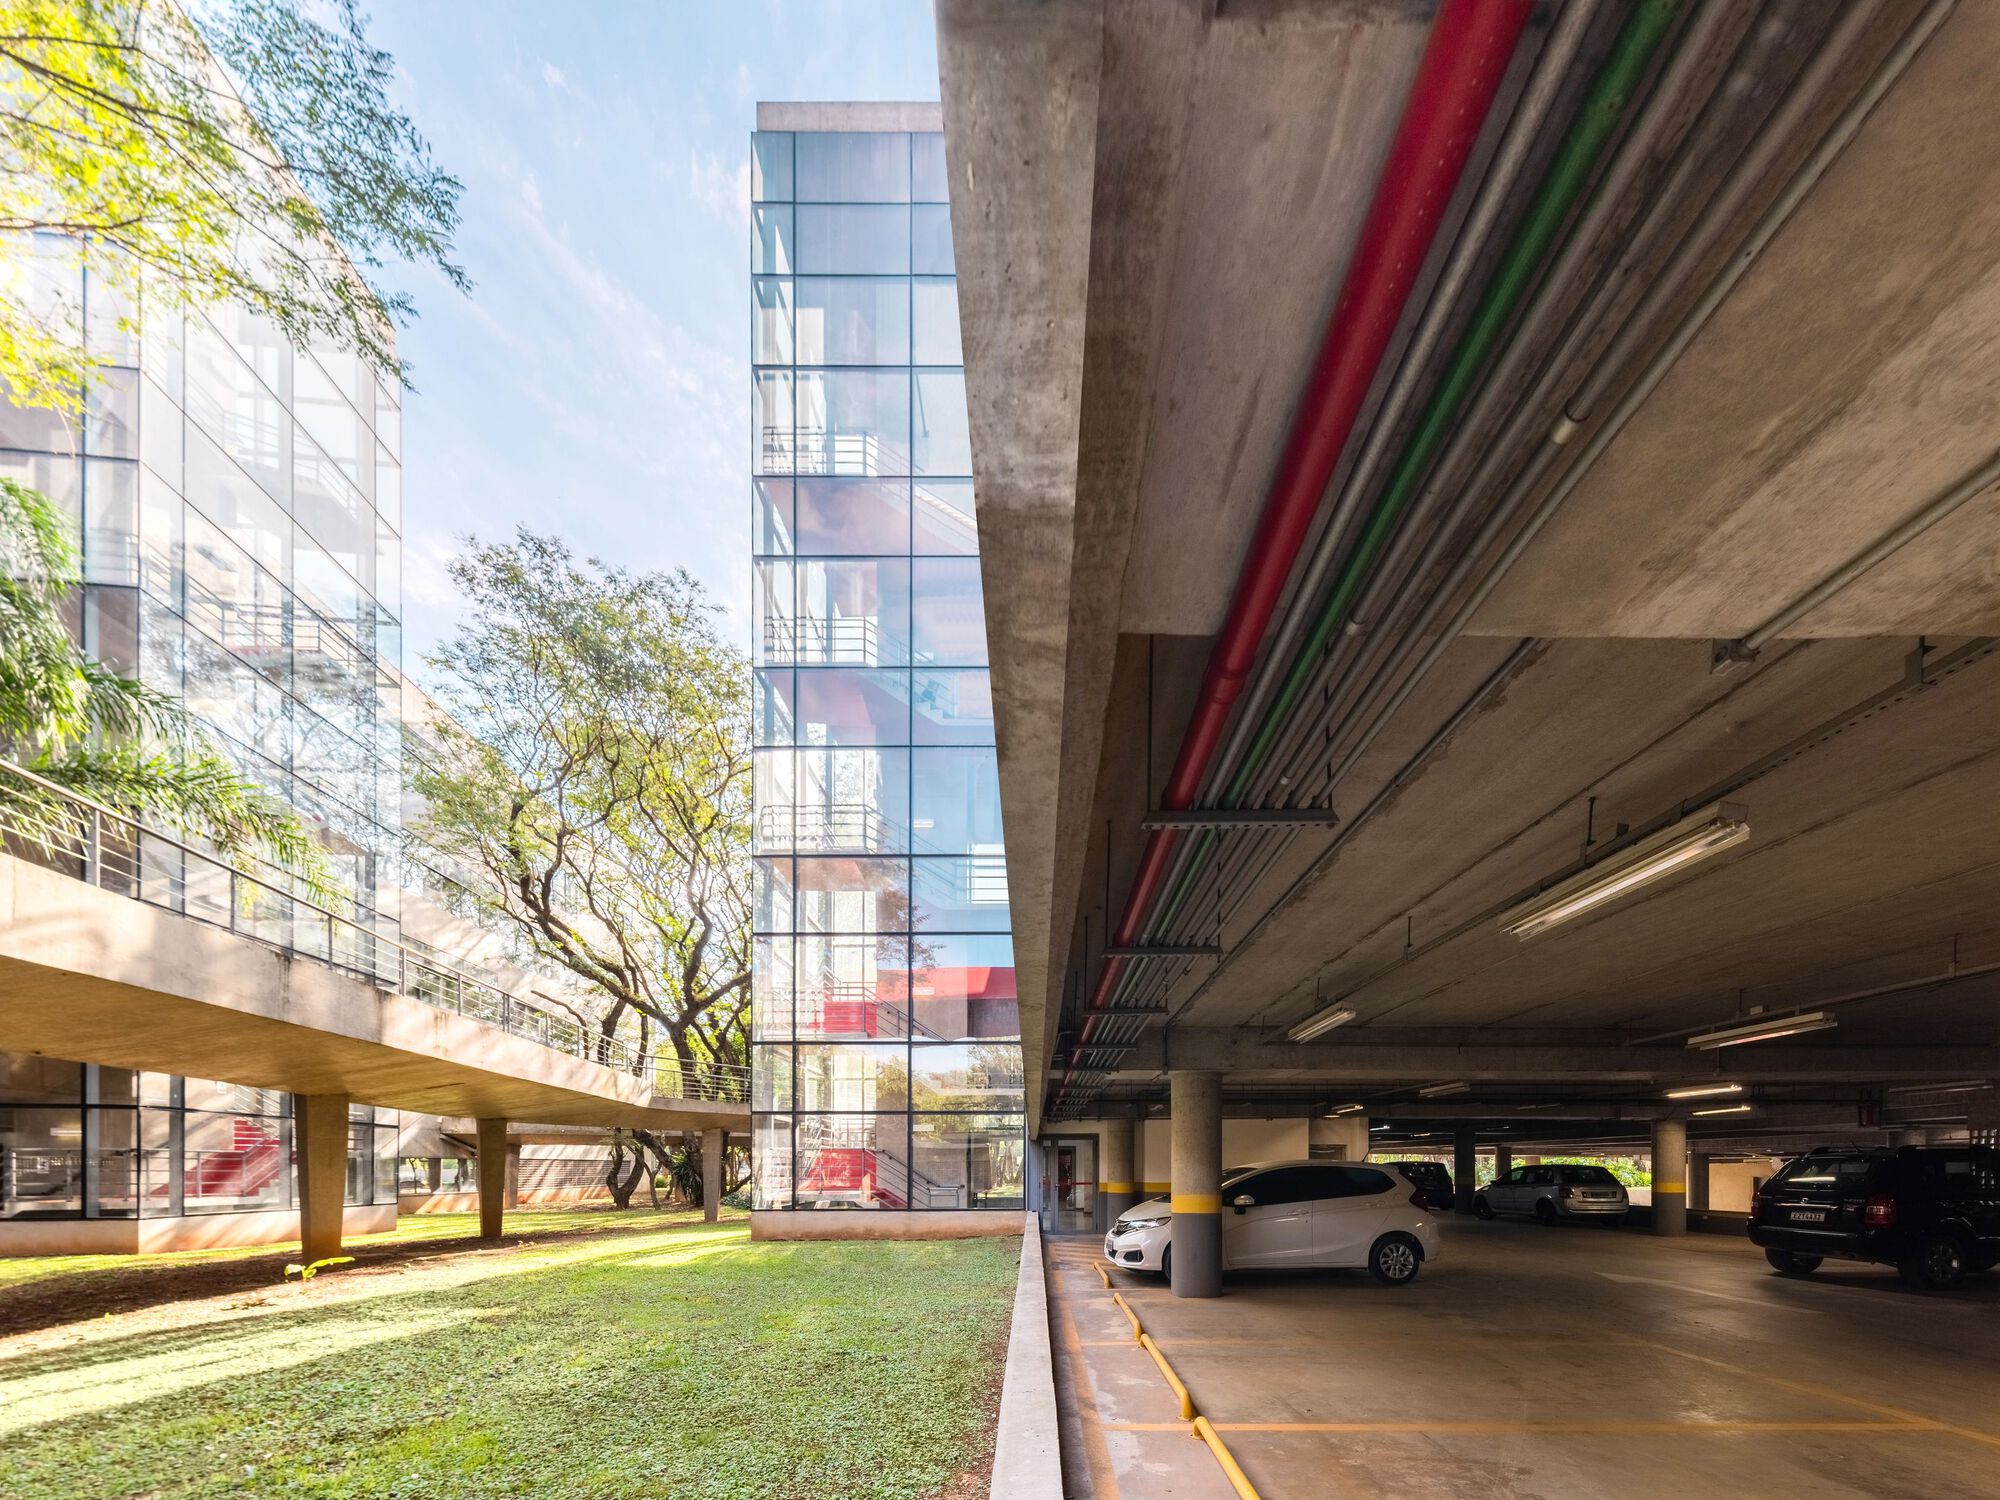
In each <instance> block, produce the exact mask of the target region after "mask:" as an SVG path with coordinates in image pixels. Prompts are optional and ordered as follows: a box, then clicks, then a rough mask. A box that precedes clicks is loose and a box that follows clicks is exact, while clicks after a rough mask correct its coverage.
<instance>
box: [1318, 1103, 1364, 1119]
mask: <svg viewBox="0 0 2000 1500" xmlns="http://www.w3.org/2000/svg"><path fill="white" fill-rule="evenodd" d="M1367 1107H1368V1106H1367V1105H1365V1104H1336V1105H1334V1107H1333V1108H1332V1109H1330V1110H1328V1111H1327V1112H1326V1117H1327V1118H1328V1119H1329V1120H1331V1119H1332V1118H1333V1117H1334V1116H1336V1115H1358V1114H1360V1113H1361V1111H1362V1110H1364V1109H1366V1108H1367Z"/></svg>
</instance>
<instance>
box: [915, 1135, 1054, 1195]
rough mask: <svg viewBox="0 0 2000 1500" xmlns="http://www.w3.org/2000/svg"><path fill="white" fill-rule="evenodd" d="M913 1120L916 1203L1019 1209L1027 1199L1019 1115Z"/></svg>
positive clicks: (1024, 1160)
mask: <svg viewBox="0 0 2000 1500" xmlns="http://www.w3.org/2000/svg"><path fill="white" fill-rule="evenodd" d="M911 1124H912V1132H911V1143H910V1144H911V1151H912V1153H913V1154H912V1157H911V1163H910V1165H911V1193H912V1197H913V1199H914V1206H916V1207H919V1208H1020V1207H1021V1206H1022V1205H1024V1204H1025V1203H1026V1202H1027V1198H1026V1196H1025V1194H1026V1175H1027V1174H1026V1171H1025V1167H1026V1160H1027V1137H1026V1135H1025V1134H1024V1133H1023V1131H1022V1124H1023V1122H1022V1120H1021V1117H1020V1116H1018V1115H1014V1116H1006V1115H1000V1116H982V1115H933V1116H926V1115H918V1116H916V1117H915V1118H914V1119H913V1120H912V1122H911Z"/></svg>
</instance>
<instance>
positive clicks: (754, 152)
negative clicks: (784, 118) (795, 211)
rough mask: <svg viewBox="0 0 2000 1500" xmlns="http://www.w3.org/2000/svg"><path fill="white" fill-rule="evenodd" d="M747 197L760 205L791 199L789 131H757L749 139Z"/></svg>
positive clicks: (790, 141)
mask: <svg viewBox="0 0 2000 1500" xmlns="http://www.w3.org/2000/svg"><path fill="white" fill-rule="evenodd" d="M750 196H751V197H752V198H754V199H755V200H756V201H757V202H759V203H767V202H770V201H772V200H777V201H779V202H782V201H784V200H785V199H787V198H790V197H791V196H792V133H791V132H790V131H789V130H760V131H758V132H757V133H756V134H755V135H753V136H751V137H750Z"/></svg>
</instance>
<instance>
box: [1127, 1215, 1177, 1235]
mask: <svg viewBox="0 0 2000 1500" xmlns="http://www.w3.org/2000/svg"><path fill="white" fill-rule="evenodd" d="M1172 1218H1173V1215H1172V1214H1161V1215H1160V1216H1159V1217H1158V1218H1153V1219H1120V1220H1119V1221H1118V1229H1117V1233H1119V1234H1130V1233H1131V1232H1132V1231H1133V1230H1135V1229H1158V1228H1159V1227H1160V1226H1161V1225H1162V1224H1165V1223H1168V1222H1170V1221H1171V1220H1172Z"/></svg>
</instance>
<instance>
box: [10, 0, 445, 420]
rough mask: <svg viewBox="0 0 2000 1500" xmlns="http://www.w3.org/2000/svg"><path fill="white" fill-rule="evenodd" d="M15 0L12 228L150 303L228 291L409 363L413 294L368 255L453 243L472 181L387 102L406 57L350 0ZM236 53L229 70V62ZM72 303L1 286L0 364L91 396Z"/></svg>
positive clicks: (432, 262)
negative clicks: (56, 241) (396, 56)
mask: <svg viewBox="0 0 2000 1500" xmlns="http://www.w3.org/2000/svg"><path fill="white" fill-rule="evenodd" d="M315 8H316V9H319V10H320V11H321V12H322V13H326V14H328V15H329V19H330V21H331V24H322V23H321V22H320V21H318V20H315V19H314V18H313V17H312V16H311V15H309V14H307V13H306V10H305V9H304V8H303V7H302V6H301V4H300V3H299V0H216V3H214V4H212V5H208V6H204V7H203V9H202V11H201V18H202V19H201V24H200V25H199V27H197V26H196V24H195V23H193V22H191V21H190V20H189V19H188V17H187V15H185V14H184V13H183V12H182V11H181V10H180V9H179V8H178V7H177V6H175V5H173V4H172V3H169V0H0V143H4V148H5V150H4V160H0V229H9V230H14V231H16V232H40V233H43V234H53V235H59V236H62V237H64V238H66V239H68V240H70V241H71V242H73V243H74V244H75V245H76V247H77V250H78V253H79V254H80V255H81V256H82V257H83V258H84V260H85V261H86V263H87V264H88V265H89V266H90V267H91V269H92V270H94V271H95V272H96V273H97V275H98V277H99V278H100V280H101V281H102V282H103V283H104V284H106V285H107V286H110V287H112V288H115V289H116V290H118V291H119V292H122V293H123V294H124V296H125V300H126V301H127V302H128V303H129V304H130V305H131V306H133V307H138V306H139V305H140V296H139V294H140V291H141V285H142V283H143V290H144V294H145V297H146V298H147V299H148V301H149V303H150V304H151V305H155V306H159V305H175V304H196V305H203V304H214V303H222V302H234V303H238V304H241V305H242V306H245V307H248V308H250V309H252V310H254V311H256V312H258V313H260V314H262V315H263V316H265V317H266V318H268V319H269V320H270V321H271V322H272V323H273V324H275V325H276V326H277V328H278V329H279V330H280V331H281V332H282V333H283V334H284V335H285V336H286V337H287V338H289V339H290V340H291V342H292V343H293V344H295V345H297V346H299V347H305V346H306V345H308V344H311V343H314V342H330V343H332V344H333V345H335V346H337V347H340V348H343V349H348V350H351V351H354V352H357V353H359V354H360V355H361V356H363V357H364V358H365V359H367V360H368V361H369V362H370V363H371V364H372V365H374V366H375V367H376V368H377V369H378V370H380V371H381V372H382V373H383V374H384V375H385V376H388V377H391V378H396V379H401V378H402V375H403V369H402V366H401V365H400V363H399V362H398V360H397V357H396V354H395V346H394V338H393V334H392V332H391V320H392V319H398V318H407V317H408V316H410V315H411V313H412V312H413V307H412V303H411V300H410V298H409V296H408V294H407V293H403V292H396V291H388V290H385V289H383V288H381V287H379V286H375V285H371V284H370V283H369V282H368V281H367V280H366V279H364V277H363V275H362V274H359V273H357V271H356V269H355V267H356V266H357V265H358V266H361V267H364V268H366V269H368V270H379V269H380V268H381V267H382V266H383V264H384V263H385V260H386V259H395V260H399V261H408V262H413V263H416V264H419V265H427V266H430V267H432V268H434V269H435V270H436V271H438V272H439V273H440V274H442V275H443V276H444V277H445V278H446V279H447V280H448V281H450V282H451V283H452V284H453V285H455V286H457V287H459V288H460V289H461V290H463V289H465V288H467V287H469V285H470V283H469V281H468V280H467V278H466V275H465V272H464V270H463V269H462V268H461V267H460V266H458V265H457V264H456V263H455V262H453V261H452V260H451V258H450V247H451V239H452V235H453V234H454V232H455V231H456V229H457V226H458V194H459V190H460V184H459V183H458V181H457V180H456V179H455V178H453V177H451V176H449V175H447V174H446V173H444V172H443V171H441V170H439V169H438V168H437V166H436V165H435V164H434V163H433V162H432V160H431V156H430V148H429V145H428V144H427V143H426V142H425V140H424V138H423V137H422V136H421V135H420V134H419V133H418V132H417V130H416V127H415V126H414V125H412V124H411V122H410V121H409V119H408V118H407V117H406V116H405V115H403V114H402V113H400V112H399V111H398V110H397V109H395V108H394V106H393V105H392V104H391V103H390V102H389V99H388V92H387V89H388V84H389V81H390V79H391V78H392V77H393V74H394V66H395V65H394V60H393V59H392V58H390V57H389V55H388V54H387V53H384V52H381V51H378V50H377V49H375V48H373V47H371V46H370V45H369V43H368V40H367V36H366V33H365V29H364V25H363V20H362V17H361V15H360V14H359V12H358V10H357V9H356V0H326V3H325V4H324V5H322V6H318V7H315ZM225 70H226V71H225ZM78 332H79V331H78V329H77V328H76V327H75V326H74V317H73V310H69V309H58V311H57V313H56V315H55V316H54V317H53V318H51V317H50V316H49V315H48V314H47V312H46V311H45V310H39V309H36V308H35V307H34V306H33V305H32V303H31V301H30V299H29V298H28V296H27V295H25V293H24V291H23V289H22V288H21V287H20V286H18V285H16V286H14V287H12V288H9V289H7V290H5V291H4V292H0V378H4V379H5V380H6V382H7V384H8V386H9V387H10V388H11V390H12V392H13V395H14V399H15V400H17V401H20V402H22V403H24V404H28V405H34V406H49V407H55V408H58V409H62V410H66V411H74V410H76V409H77V404H78V401H79V386H80V384H81V382H82V380H83V378H84V376H85V374H86V373H87V370H88V368H89V364H90V360H89V358H88V356H87V355H86V354H85V353H84V352H83V349H82V343H81V340H80V338H79V337H78Z"/></svg>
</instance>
